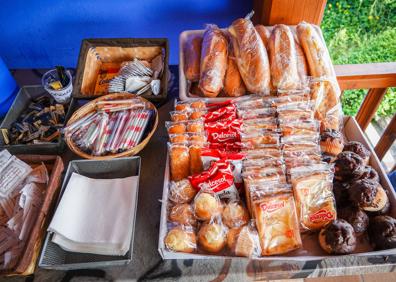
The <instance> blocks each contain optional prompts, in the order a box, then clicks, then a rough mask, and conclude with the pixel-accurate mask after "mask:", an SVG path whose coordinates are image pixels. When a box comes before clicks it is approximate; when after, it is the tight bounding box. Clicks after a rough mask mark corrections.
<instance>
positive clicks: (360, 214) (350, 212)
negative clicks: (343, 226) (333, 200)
mask: <svg viewBox="0 0 396 282" xmlns="http://www.w3.org/2000/svg"><path fill="white" fill-rule="evenodd" d="M337 215H338V217H339V218H341V219H344V220H346V221H348V222H349V224H350V225H352V227H353V230H355V233H356V234H362V233H363V232H364V231H366V229H367V226H368V225H369V217H368V215H367V214H366V213H365V212H364V211H363V210H361V209H360V208H355V207H348V208H343V209H341V210H339V211H338V213H337Z"/></svg>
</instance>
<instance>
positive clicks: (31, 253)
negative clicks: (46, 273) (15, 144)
mask: <svg viewBox="0 0 396 282" xmlns="http://www.w3.org/2000/svg"><path fill="white" fill-rule="evenodd" d="M17 157H18V158H19V159H21V160H22V161H24V162H26V163H28V164H30V165H32V164H37V165H39V164H41V163H42V162H43V163H44V164H45V165H46V167H47V169H48V174H49V181H48V186H47V193H46V194H45V198H44V202H43V205H42V207H41V212H40V214H39V216H38V217H37V219H36V224H35V225H34V227H33V229H32V231H31V233H30V236H29V239H28V241H27V243H26V246H25V251H24V253H23V255H22V257H21V258H20V260H19V262H18V264H17V266H16V267H15V268H14V270H12V271H7V272H1V273H0V274H1V275H7V276H13V275H23V276H26V275H30V274H33V273H34V270H35V267H36V262H37V259H38V256H39V253H40V250H41V245H42V242H43V238H44V234H45V231H46V229H47V225H48V218H49V217H50V216H49V215H51V214H52V209H53V207H54V204H55V199H56V198H57V197H58V194H59V191H60V189H59V188H60V183H61V177H62V172H63V162H62V159H61V158H60V157H59V156H50V155H48V156H40V155H17Z"/></svg>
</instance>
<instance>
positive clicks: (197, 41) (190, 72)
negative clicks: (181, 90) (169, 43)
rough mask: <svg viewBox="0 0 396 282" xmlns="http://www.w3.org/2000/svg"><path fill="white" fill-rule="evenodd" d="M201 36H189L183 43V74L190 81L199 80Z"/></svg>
mask: <svg viewBox="0 0 396 282" xmlns="http://www.w3.org/2000/svg"><path fill="white" fill-rule="evenodd" d="M201 48H202V36H200V35H195V36H194V35H193V36H189V37H188V39H187V41H186V43H185V45H184V74H185V76H186V78H187V79H188V80H190V81H198V80H199V69H200V63H201Z"/></svg>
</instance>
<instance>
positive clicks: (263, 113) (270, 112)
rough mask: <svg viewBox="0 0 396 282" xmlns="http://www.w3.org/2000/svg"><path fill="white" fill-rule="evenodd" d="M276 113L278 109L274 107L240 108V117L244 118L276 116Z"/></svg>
mask: <svg viewBox="0 0 396 282" xmlns="http://www.w3.org/2000/svg"><path fill="white" fill-rule="evenodd" d="M275 113H276V110H275V109H272V108H258V109H249V108H246V109H244V108H242V109H238V117H239V118H241V119H243V120H247V119H257V118H268V117H274V116H275Z"/></svg>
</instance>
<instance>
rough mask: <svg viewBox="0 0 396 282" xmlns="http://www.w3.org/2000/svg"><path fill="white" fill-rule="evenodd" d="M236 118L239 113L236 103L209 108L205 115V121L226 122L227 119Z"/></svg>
mask: <svg viewBox="0 0 396 282" xmlns="http://www.w3.org/2000/svg"><path fill="white" fill-rule="evenodd" d="M236 118H237V113H236V106H235V105H234V104H229V105H226V106H224V107H220V108H217V109H213V110H209V111H208V112H207V113H206V114H205V115H204V116H203V119H204V120H205V123H213V122H225V121H230V120H234V119H236Z"/></svg>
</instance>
